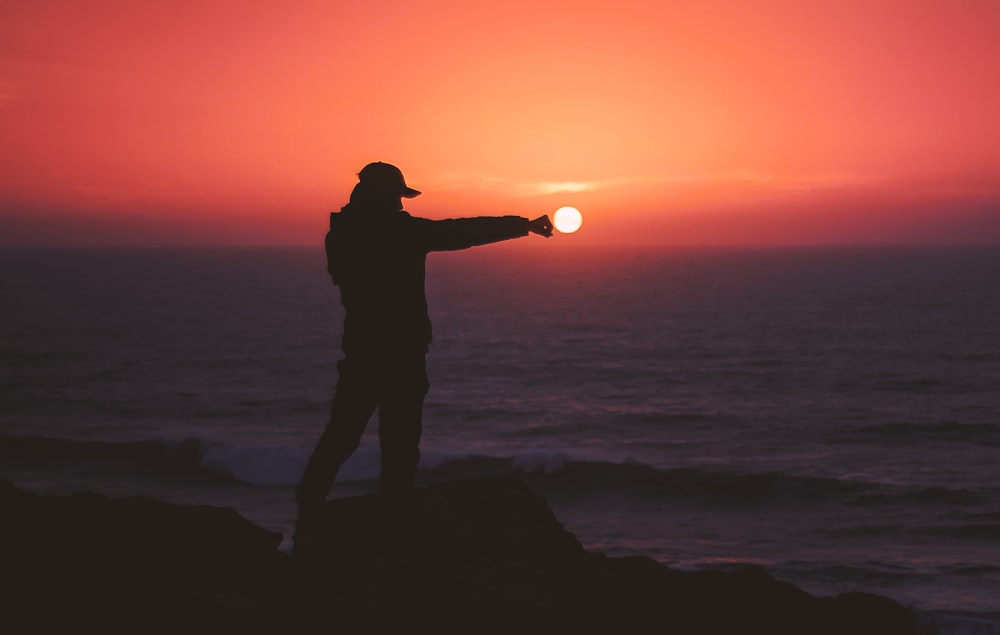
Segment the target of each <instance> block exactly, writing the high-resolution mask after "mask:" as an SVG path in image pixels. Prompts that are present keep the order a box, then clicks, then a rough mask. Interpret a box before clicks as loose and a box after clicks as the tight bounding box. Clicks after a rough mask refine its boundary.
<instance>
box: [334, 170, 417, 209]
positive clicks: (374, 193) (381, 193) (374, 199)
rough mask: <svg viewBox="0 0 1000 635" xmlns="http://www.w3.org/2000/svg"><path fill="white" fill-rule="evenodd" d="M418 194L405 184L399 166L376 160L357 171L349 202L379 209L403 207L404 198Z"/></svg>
mask: <svg viewBox="0 0 1000 635" xmlns="http://www.w3.org/2000/svg"><path fill="white" fill-rule="evenodd" d="M419 195H420V191H419V190H415V189H413V188H412V187H408V186H407V185H406V181H405V180H404V179H403V173H402V171H400V169H399V168H397V167H396V166H394V165H392V164H390V163H382V162H381V161H377V162H375V163H369V164H368V165H366V166H365V167H364V168H362V169H361V171H360V172H358V184H357V185H356V186H354V191H353V192H351V203H356V204H358V205H361V206H364V207H369V208H375V209H380V210H383V209H384V210H389V211H399V210H401V209H403V199H404V198H414V197H416V196H419Z"/></svg>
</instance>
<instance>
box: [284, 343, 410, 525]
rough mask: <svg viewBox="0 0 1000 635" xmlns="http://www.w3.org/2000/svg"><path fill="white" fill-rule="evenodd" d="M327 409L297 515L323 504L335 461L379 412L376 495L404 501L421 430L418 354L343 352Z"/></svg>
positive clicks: (349, 451) (353, 446)
mask: <svg viewBox="0 0 1000 635" xmlns="http://www.w3.org/2000/svg"><path fill="white" fill-rule="evenodd" d="M337 369H338V370H339V373H340V377H339V379H338V381H337V389H336V393H335V395H334V398H333V405H332V406H331V408H330V423H329V424H327V426H326V429H325V430H324V431H323V434H322V436H321V437H320V440H319V443H318V444H317V445H316V449H315V450H313V453H312V456H310V457H309V463H308V464H307V465H306V469H305V472H304V473H303V475H302V482H301V483H300V484H299V488H298V491H297V493H296V498H297V500H298V504H299V515H300V519H301V518H302V516H303V515H305V514H310V513H312V512H315V511H317V510H318V509H319V508H321V507H322V505H323V503H324V501H325V500H326V497H327V496H328V495H329V493H330V489H331V488H332V487H333V483H334V481H335V480H336V478H337V472H338V470H339V469H340V466H341V465H342V464H343V463H344V461H346V460H347V459H348V458H349V457H350V456H351V454H353V453H354V451H355V450H356V449H357V448H358V445H359V444H360V443H361V436H362V434H363V433H364V430H365V427H366V425H367V424H368V420H369V419H371V416H372V414H373V413H374V412H375V409H376V408H378V411H379V446H380V450H381V454H382V474H381V481H380V486H381V494H382V496H383V498H384V499H386V500H387V501H389V502H405V501H406V500H408V499H409V497H410V495H411V494H412V492H413V485H414V480H415V478H416V472H417V464H418V463H419V462H420V433H421V430H422V427H423V408H424V398H425V397H426V395H427V390H428V388H429V383H428V380H427V364H426V358H425V356H424V355H423V354H419V353H418V354H413V355H409V356H391V357H371V358H364V357H354V358H352V357H351V356H348V357H345V358H344V359H342V360H341V361H340V362H339V363H338V364H337Z"/></svg>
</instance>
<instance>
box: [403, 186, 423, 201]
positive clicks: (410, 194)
mask: <svg viewBox="0 0 1000 635" xmlns="http://www.w3.org/2000/svg"><path fill="white" fill-rule="evenodd" d="M400 196H402V197H403V198H416V197H418V196H420V190H415V189H413V188H412V187H404V188H403V191H402V192H401V193H400Z"/></svg>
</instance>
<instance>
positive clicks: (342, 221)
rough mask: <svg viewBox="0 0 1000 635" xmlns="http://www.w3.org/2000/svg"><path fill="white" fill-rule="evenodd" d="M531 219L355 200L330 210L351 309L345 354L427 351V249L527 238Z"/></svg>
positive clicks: (332, 263)
mask: <svg viewBox="0 0 1000 635" xmlns="http://www.w3.org/2000/svg"><path fill="white" fill-rule="evenodd" d="M528 223H529V221H528V219H526V218H522V217H519V216H502V217H479V218H457V219H448V220H430V219H426V218H416V217H413V216H410V215H409V214H408V213H407V212H405V211H396V212H386V211H378V210H375V209H371V208H361V207H358V206H356V205H348V206H346V207H345V208H344V209H343V210H342V211H341V212H339V213H338V212H334V213H332V214H330V231H329V232H328V233H327V235H326V257H327V270H328V271H329V273H330V277H331V278H332V280H333V283H334V284H336V285H337V286H339V287H340V297H341V302H343V305H344V309H345V312H346V316H345V318H344V339H343V349H344V353H345V354H352V353H356V354H377V355H386V354H388V355H394V354H407V353H426V352H427V349H428V345H429V344H430V342H431V337H432V336H431V321H430V317H429V316H428V314H427V298H426V295H425V294H424V277H425V271H426V258H427V254H428V253H429V252H432V251H449V250H456V249H466V248H468V247H473V246H475V245H485V244H488V243H493V242H498V241H502V240H508V239H511V238H519V237H521V236H526V235H527V234H528Z"/></svg>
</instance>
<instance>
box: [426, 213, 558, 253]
mask: <svg viewBox="0 0 1000 635" xmlns="http://www.w3.org/2000/svg"><path fill="white" fill-rule="evenodd" d="M417 220H419V221H420V223H419V225H418V231H419V234H420V239H421V242H422V243H423V244H424V248H425V249H426V250H427V251H453V250H456V249H466V248H468V247H475V246H477V245H487V244H489V243H496V242H500V241H502V240H510V239H512V238H521V237H522V236H527V235H528V234H529V233H535V234H538V235H540V236H545V237H546V238H548V237H549V236H551V235H552V223H551V221H549V217H548V216H540V217H538V218H536V219H534V220H528V219H527V218H523V217H521V216H480V217H477V218H451V219H448V220H428V219H417Z"/></svg>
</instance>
